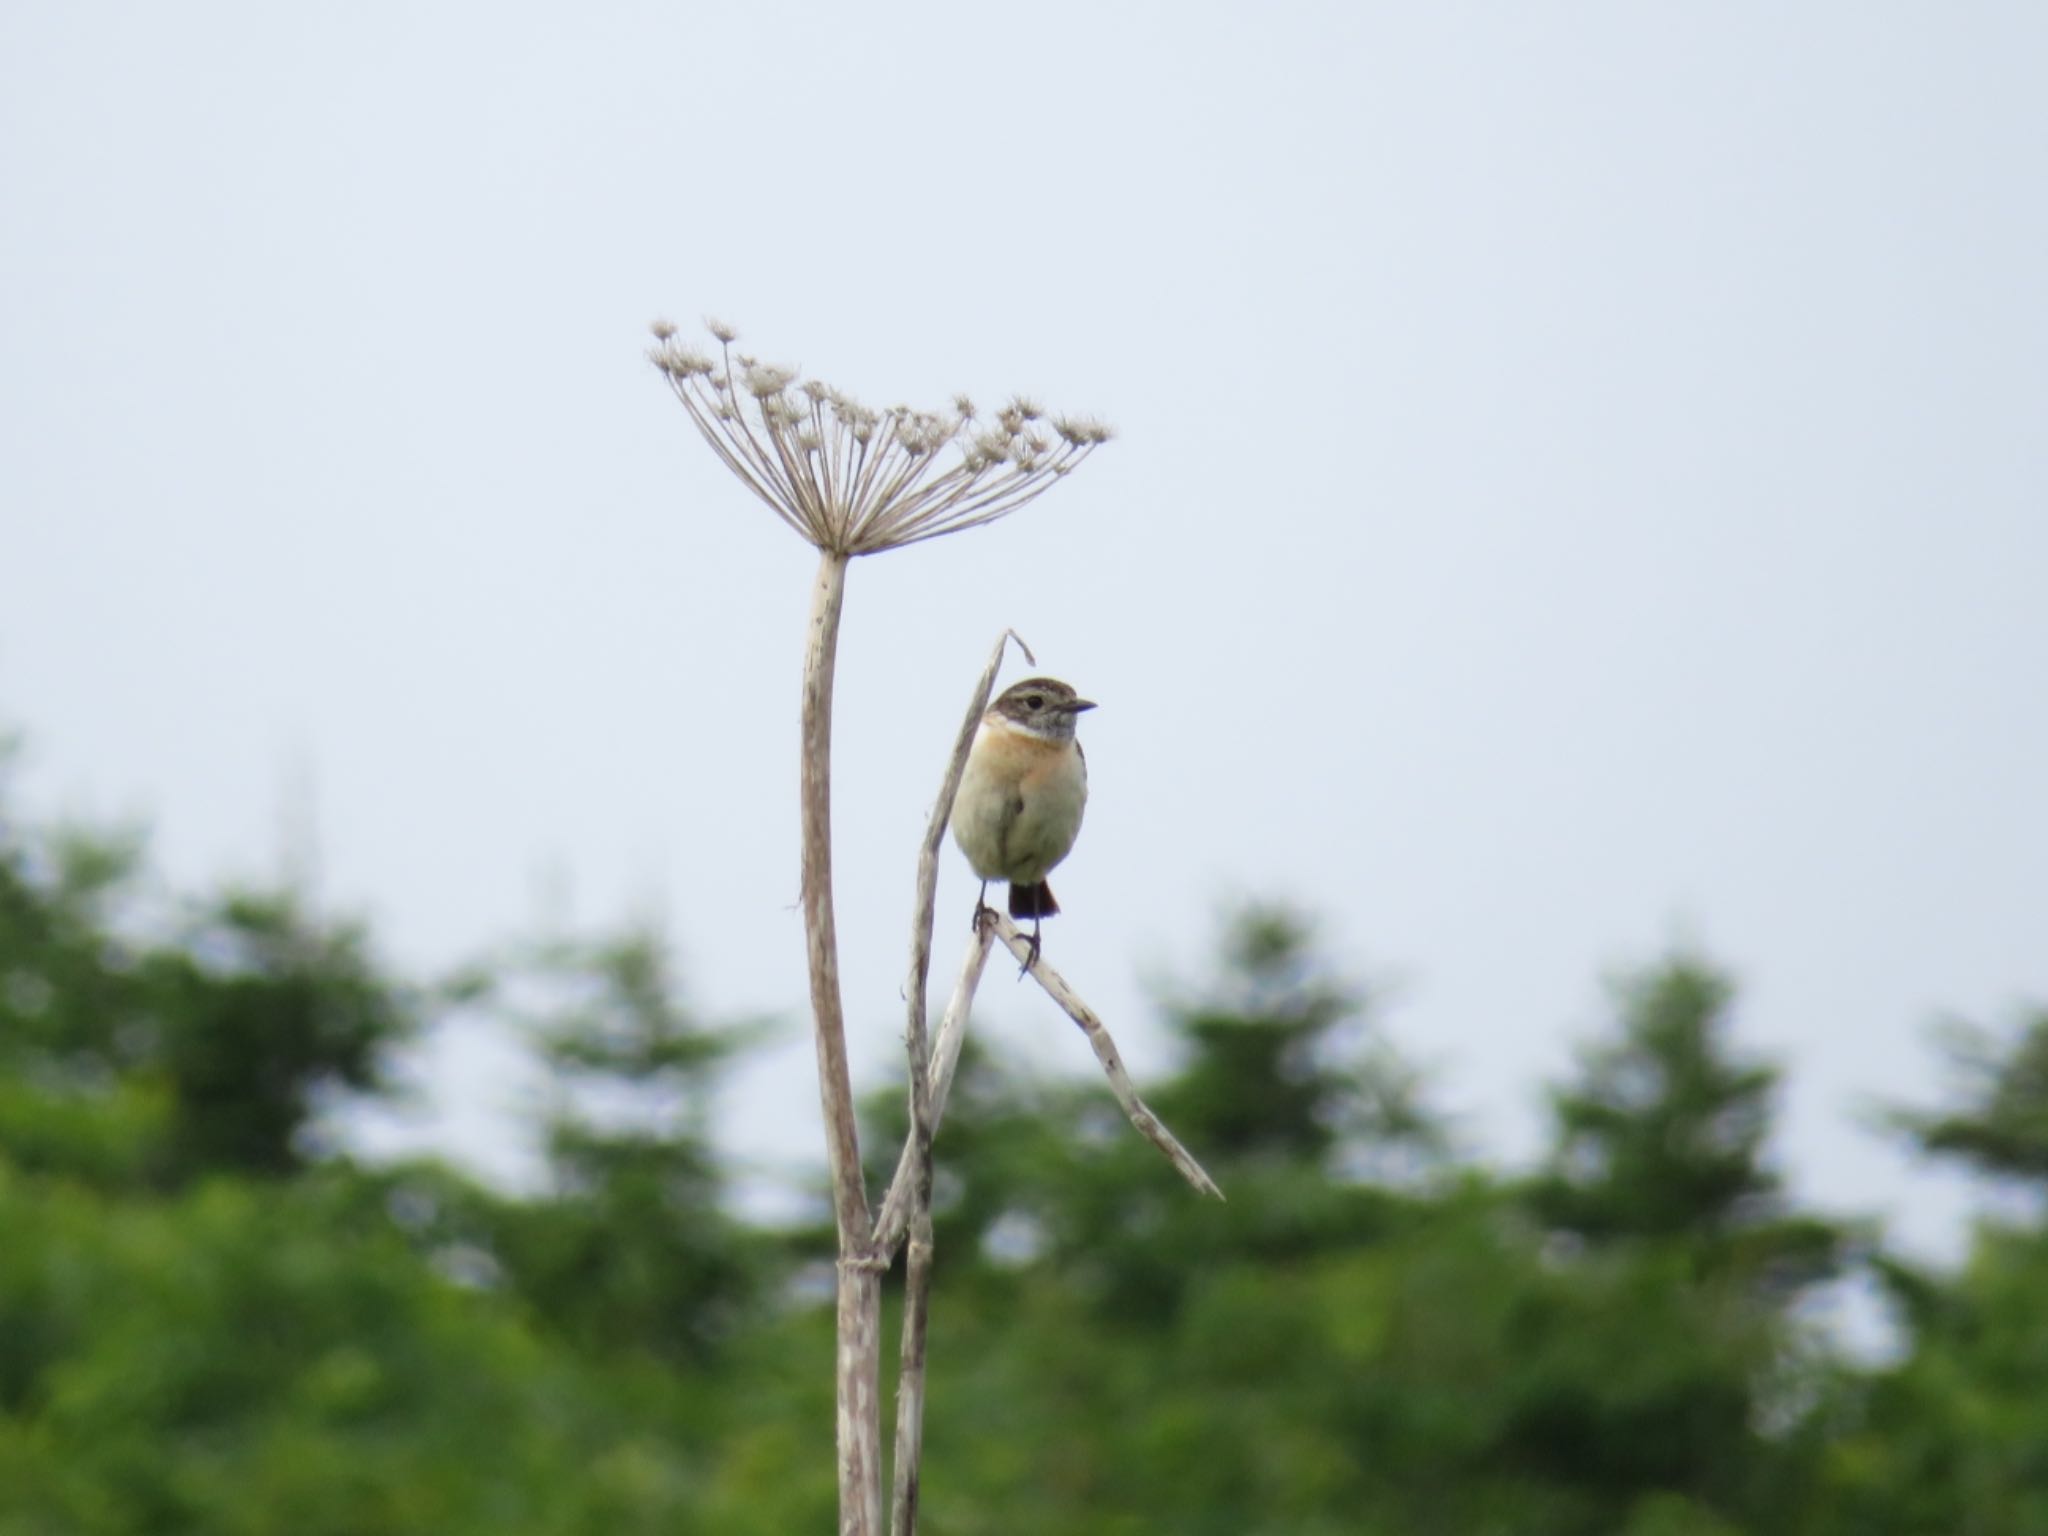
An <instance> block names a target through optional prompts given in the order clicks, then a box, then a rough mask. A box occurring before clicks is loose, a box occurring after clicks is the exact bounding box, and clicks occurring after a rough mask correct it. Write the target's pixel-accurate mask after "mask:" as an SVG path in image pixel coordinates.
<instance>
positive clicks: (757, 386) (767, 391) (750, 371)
mask: <svg viewBox="0 0 2048 1536" xmlns="http://www.w3.org/2000/svg"><path fill="white" fill-rule="evenodd" d="M741 361H743V362H745V363H746V365H747V367H746V372H745V373H744V374H742V375H741V377H742V379H743V380H744V381H745V383H746V387H747V393H748V394H750V395H752V396H753V397H754V398H755V399H756V400H768V399H771V398H774V397H776V396H779V395H780V394H781V393H782V392H783V391H784V390H785V389H788V388H789V386H790V384H791V383H792V382H794V380H795V379H796V370H795V369H794V368H774V367H764V366H763V365H762V364H760V363H757V362H754V361H753V360H752V359H749V358H743V359H741Z"/></svg>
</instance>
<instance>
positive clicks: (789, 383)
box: [648, 320, 1109, 555]
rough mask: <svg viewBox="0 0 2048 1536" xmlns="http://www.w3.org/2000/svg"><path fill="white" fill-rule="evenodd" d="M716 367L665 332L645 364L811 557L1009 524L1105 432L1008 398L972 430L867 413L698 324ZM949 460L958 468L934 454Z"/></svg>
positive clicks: (895, 411) (958, 408)
mask: <svg viewBox="0 0 2048 1536" xmlns="http://www.w3.org/2000/svg"><path fill="white" fill-rule="evenodd" d="M705 324H706V326H707V328H708V329H709V330H710V332H711V335H712V336H713V337H714V338H715V339H716V340H717V342H718V343H719V346H720V347H721V348H723V349H725V350H724V352H723V358H724V359H729V360H730V361H729V362H724V361H714V357H715V356H718V354H715V353H714V354H713V355H710V356H707V355H706V354H705V352H703V351H700V350H698V349H697V348H695V347H692V346H690V345H688V344H687V343H685V342H682V341H679V340H678V339H677V337H676V328H675V327H674V326H673V325H672V324H670V323H669V322H668V321H666V320H662V321H657V322H656V323H655V325H654V327H653V329H654V335H655V340H656V342H657V343H658V345H656V346H655V347H654V348H653V349H652V350H651V351H650V352H649V354H648V355H649V357H650V358H651V359H652V360H653V362H654V364H655V366H656V367H658V368H659V369H660V370H661V371H662V373H663V375H664V376H665V377H666V378H667V379H668V382H669V386H670V388H672V389H673V390H674V391H675V393H676V396H677V398H678V399H680V400H681V401H682V403H683V405H684V407H685V408H686V409H687V410H688V411H689V413H690V416H691V419H692V420H693V421H694V422H695V423H696V425H697V429H698V430H699V431H700V432H702V433H703V434H704V436H705V438H706V439H707V440H708V441H709V442H710V443H711V444H712V446H713V447H714V448H715V449H716V450H717V451H718V454H719V457H720V459H721V460H722V461H723V462H724V463H725V465H726V467H727V468H729V469H731V470H732V471H733V473H734V474H736V475H737V476H739V478H740V480H741V481H742V482H743V483H744V484H745V485H746V486H747V488H748V489H749V490H751V491H752V492H753V493H754V494H755V495H756V496H758V497H759V498H760V499H761V500H763V501H765V502H767V503H768V505H769V506H770V507H771V508H772V509H773V510H774V512H775V514H776V516H777V517H778V518H780V519H781V520H782V521H783V522H785V523H787V524H789V525H790V526H791V527H792V528H794V529H796V530H797V532H798V533H800V534H802V535H803V537H804V538H805V539H807V540H809V541H810V542H811V543H812V544H814V545H816V546H817V547H818V548H819V549H822V550H827V551H830V552H833V553H838V554H844V555H866V554H875V553H877V552H879V551H881V550H885V549H895V548H899V547H901V546H903V545H905V544H914V543H917V542H920V541H921V540H924V539H930V538H937V537H939V536H941V535H943V534H948V533H957V532H959V531H960V530H962V529H965V528H973V527H979V526H980V525H981V524H983V523H989V522H993V521H995V520H996V519H997V518H999V517H1004V516H1007V515H1008V514H1009V513H1011V512H1014V511H1016V510H1017V509H1018V508H1019V507H1021V506H1023V505H1024V504H1025V503H1026V502H1028V501H1030V500H1031V499H1032V498H1034V497H1035V496H1037V495H1038V494H1039V493H1040V492H1042V491H1043V490H1044V489H1045V488H1046V487H1047V486H1049V485H1051V484H1052V482H1053V481H1054V480H1055V479H1057V478H1061V477H1063V476H1065V475H1066V474H1068V473H1069V472H1071V471H1072V469H1073V468H1074V466H1075V465H1076V464H1078V463H1079V462H1080V461H1081V460H1082V459H1084V458H1086V457H1087V456H1088V455H1089V454H1090V453H1091V452H1093V451H1094V449H1095V448H1096V447H1097V446H1098V445H1099V444H1101V443H1103V442H1105V441H1107V440H1108V437H1109V431H1108V429H1107V428H1106V427H1103V426H1102V425H1101V424H1100V423H1099V422H1097V421H1095V419H1094V418H1093V417H1088V416H1071V417H1068V416H1063V417H1055V418H1053V419H1052V420H1051V421H1050V422H1049V423H1048V424H1047V425H1046V426H1044V427H1038V426H1034V423H1037V422H1039V421H1041V420H1042V419H1043V417H1044V412H1043V411H1042V410H1041V409H1040V407H1039V406H1038V404H1037V403H1036V402H1035V401H1033V400H1031V399H1029V398H1027V397H1024V396H1018V397H1016V398H1015V399H1013V400H1011V401H1010V402H1009V403H1008V404H1007V405H1005V406H1004V407H1003V408H1002V409H1001V410H1000V411H999V412H997V413H996V417H995V419H994V421H992V422H990V421H977V419H976V412H975V406H974V402H973V401H972V400H971V399H969V398H968V397H967V396H966V395H964V394H962V395H955V396H953V398H952V401H951V404H950V408H948V409H944V410H936V411H920V410H913V409H911V408H910V407H909V406H907V405H895V406H891V407H889V408H888V409H887V410H885V411H876V410H871V409H869V408H868V407H867V406H865V405H862V404H861V403H860V402H859V401H858V400H856V399H855V398H854V397H853V396H851V395H848V394H845V393H842V392H841V391H839V390H836V389H834V388H832V387H831V386H830V385H828V384H825V383H823V382H822V381H820V380H816V379H811V380H805V379H803V378H801V377H800V375H799V372H798V370H797V369H794V368H785V367H781V366H778V365H774V364H767V363H762V362H760V361H759V360H757V359H756V358H755V357H753V356H751V355H750V354H749V353H745V352H734V351H732V350H731V344H732V343H733V342H734V341H736V340H737V339H738V334H739V333H738V332H737V331H735V330H734V329H733V327H731V326H729V325H726V324H724V323H723V322H721V321H718V320H707V321H706V322H705ZM949 447H952V448H957V450H958V456H957V457H953V456H950V455H944V450H945V449H947V448H949Z"/></svg>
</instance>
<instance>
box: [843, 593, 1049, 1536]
mask: <svg viewBox="0 0 2048 1536" xmlns="http://www.w3.org/2000/svg"><path fill="white" fill-rule="evenodd" d="M1012 640H1015V641H1016V642H1017V648H1018V649H1019V650H1021V651H1022V652H1023V653H1024V656H1025V659H1026V660H1027V661H1029V662H1031V663H1032V664H1033V665H1034V666H1035V665H1037V662H1038V658H1037V657H1035V656H1033V655H1032V654H1031V647H1030V646H1028V645H1026V644H1025V643H1024V641H1023V638H1022V637H1021V636H1019V635H1018V634H1017V632H1016V631H1015V630H1008V629H1006V630H1004V631H1003V632H1002V633H1001V634H1000V635H998V636H996V647H995V649H994V650H993V651H992V652H990V653H989V658H988V665H987V666H985V667H983V668H982V670H981V680H980V682H979V683H977V684H976V686H975V692H974V697H973V698H972V699H971V700H969V701H968V706H967V714H966V716H965V718H964V719H963V720H962V721H961V724H960V730H959V733H958V734H957V736H956V737H955V738H954V741H953V756H952V758H951V760H950V761H949V762H948V763H947V765H946V775H945V778H944V779H943V780H942V781H941V782H940V784H939V796H938V799H937V800H935V801H934V802H933V803H932V814H931V818H930V820H929V821H928V822H927V823H926V825H925V833H924V841H923V843H922V844H920V845H919V847H918V853H917V910H916V913H915V915H914V916H913V917H912V919H911V925H910V980H909V983H908V985H906V986H905V987H904V989H903V995H904V998H905V1000H906V1002H907V1004H908V1006H909V1010H910V1023H909V1027H908V1028H907V1029H906V1030H905V1031H904V1035H903V1040H904V1045H905V1046H906V1048H907V1049H908V1051H909V1053H910V1095H909V1097H910V1135H909V1137H908V1139H907V1140H906V1142H905V1144H904V1148H903V1151H904V1156H905V1157H906V1158H908V1159H909V1170H910V1258H909V1260H908V1262H907V1273H906V1279H905V1284H904V1292H903V1341H902V1345H901V1347H900V1351H899V1355H898V1370H897V1376H896V1383H897V1384H896V1479H895V1496H894V1499H893V1500H892V1502H891V1507H890V1514H889V1528H890V1530H891V1531H892V1532H893V1533H894V1536H915V1532H916V1529H917V1490H918V1480H919V1467H920V1465H921V1463H922V1461H923V1457H924V1348H925V1328H926V1324H927V1321H928V1319H929V1315H930V1306H931V1264H932V1131H933V1128H934V1123H933V1115H932V1110H931V1082H930V1074H931V1059H930V1050H929V1046H928V1042H927V1040H926V1035H925V1030H926V1019H927V1015H928V1012H929V1009H930V1002H929V999H928V997H927V992H928V989H929V986H930V976H931V966H932V914H933V910H934V908H935V906H936V904H937V901H938V887H939V848H940V846H941V845H942V844H943V843H944V842H945V838H946V824H947V823H948V822H949V821H951V820H952V817H953V797H954V796H955V795H956V794H958V793H959V791H960V779H961V776H962V775H963V774H964V773H965V772H966V771H967V755H968V753H969V752H970V751H972V750H973V747H974V733H975V732H976V730H978V729H979V728H980V725H981V716H982V711H984V710H986V709H987V708H988V700H989V694H990V692H991V691H992V690H993V689H994V687H995V681H996V672H997V670H998V669H999V668H1000V667H1001V666H1002V664H1003V652H1004V651H1005V650H1006V649H1007V648H1008V647H1009V643H1010V642H1011V641H1012ZM982 926H983V925H982V923H981V921H980V918H979V915H978V914H977V917H976V921H975V930H976V939H977V947H978V948H979V949H980V951H981V952H982V954H983V955H984V956H985V955H986V954H987V951H988V941H987V939H986V938H985V937H982V935H981V928H982ZM975 970H976V971H977V973H978V972H979V970H980V967H979V965H976V966H975ZM956 1055H957V1047H956ZM873 1246H874V1247H876V1248H878V1249H882V1251H883V1252H885V1253H886V1252H888V1250H887V1249H886V1248H883V1245H882V1244H880V1243H879V1242H877V1243H874V1244H873Z"/></svg>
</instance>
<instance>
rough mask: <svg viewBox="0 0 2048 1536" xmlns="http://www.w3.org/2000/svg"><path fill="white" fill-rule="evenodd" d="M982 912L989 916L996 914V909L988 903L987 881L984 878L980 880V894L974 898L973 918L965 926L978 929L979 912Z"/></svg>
mask: <svg viewBox="0 0 2048 1536" xmlns="http://www.w3.org/2000/svg"><path fill="white" fill-rule="evenodd" d="M984 912H986V913H987V914H988V915H989V916H990V917H994V916H995V915H996V909H995V908H994V907H992V906H990V905H989V904H988V882H987V881H986V880H984V881H982V882H981V894H980V895H979V896H977V897H975V898H974V920H973V921H972V922H970V923H969V924H968V925H967V926H968V927H970V928H975V929H979V928H980V927H981V914H982V913H984Z"/></svg>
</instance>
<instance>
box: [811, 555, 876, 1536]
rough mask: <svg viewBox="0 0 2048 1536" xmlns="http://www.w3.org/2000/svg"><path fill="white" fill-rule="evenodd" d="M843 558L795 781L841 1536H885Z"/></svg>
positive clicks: (824, 604) (822, 585)
mask: <svg viewBox="0 0 2048 1536" xmlns="http://www.w3.org/2000/svg"><path fill="white" fill-rule="evenodd" d="M846 564H847V557H846V556H844V555H840V554H833V553H830V552H827V553H824V554H821V555H820V557H819V560H818V575H817V580H816V583H815V585H814V586H813V588H812V592H811V618H810V629H809V631H808V636H807V642H806V644H805V647H804V683H803V711H802V722H803V723H802V749H803V758H802V771H801V775H800V782H799V789H800V795H801V812H802V826H803V910H804V940H805V947H806V950H807V954H808V958H809V962H810V965H809V969H810V980H811V1022H812V1031H811V1032H812V1036H813V1040H814V1043H815V1044H816V1046H817V1053H818V1095H819V1100H820V1103H821V1106H822V1108H823V1111H824V1118H825V1153H826V1160H827V1163H828V1165H829V1167H830V1170H831V1177H832V1215H833V1221H834V1225H835V1226H836V1227H837V1228H838V1232H839V1284H838V1333H839V1352H838V1365H837V1371H836V1373H835V1379H836V1383H837V1385H836V1392H835V1399H836V1404H837V1418H838V1437H837V1438H838V1446H839V1519H840V1530H841V1532H842V1536H881V1530H882V1508H881V1502H882V1446H881V1439H882V1418H881V1398H880V1376H881V1312H882V1283H881V1275H880V1273H879V1271H878V1269H877V1266H876V1263H875V1259H874V1256H873V1245H872V1243H871V1242H870V1240H869V1231H870V1218H869V1215H868V1202H867V1191H866V1189H865V1188H864V1187H863V1185H862V1183H861V1168H860V1135H859V1130H858V1127H857V1124H856V1121H855V1117H854V1104H853V1081H852V1077H851V1074H850V1073H849V1072H848V1070H847V1063H846V1021H845V1015H844V1012H843V1010H842V1006H841V1003H840V994H839V943H838V934H837V931H836V928H835V925H834V922H833V916H832V679H833V668H834V664H835V662H836V659H837V655H838V649H839V615H840V610H841V609H842V607H843V606H844V603H845V597H846Z"/></svg>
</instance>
